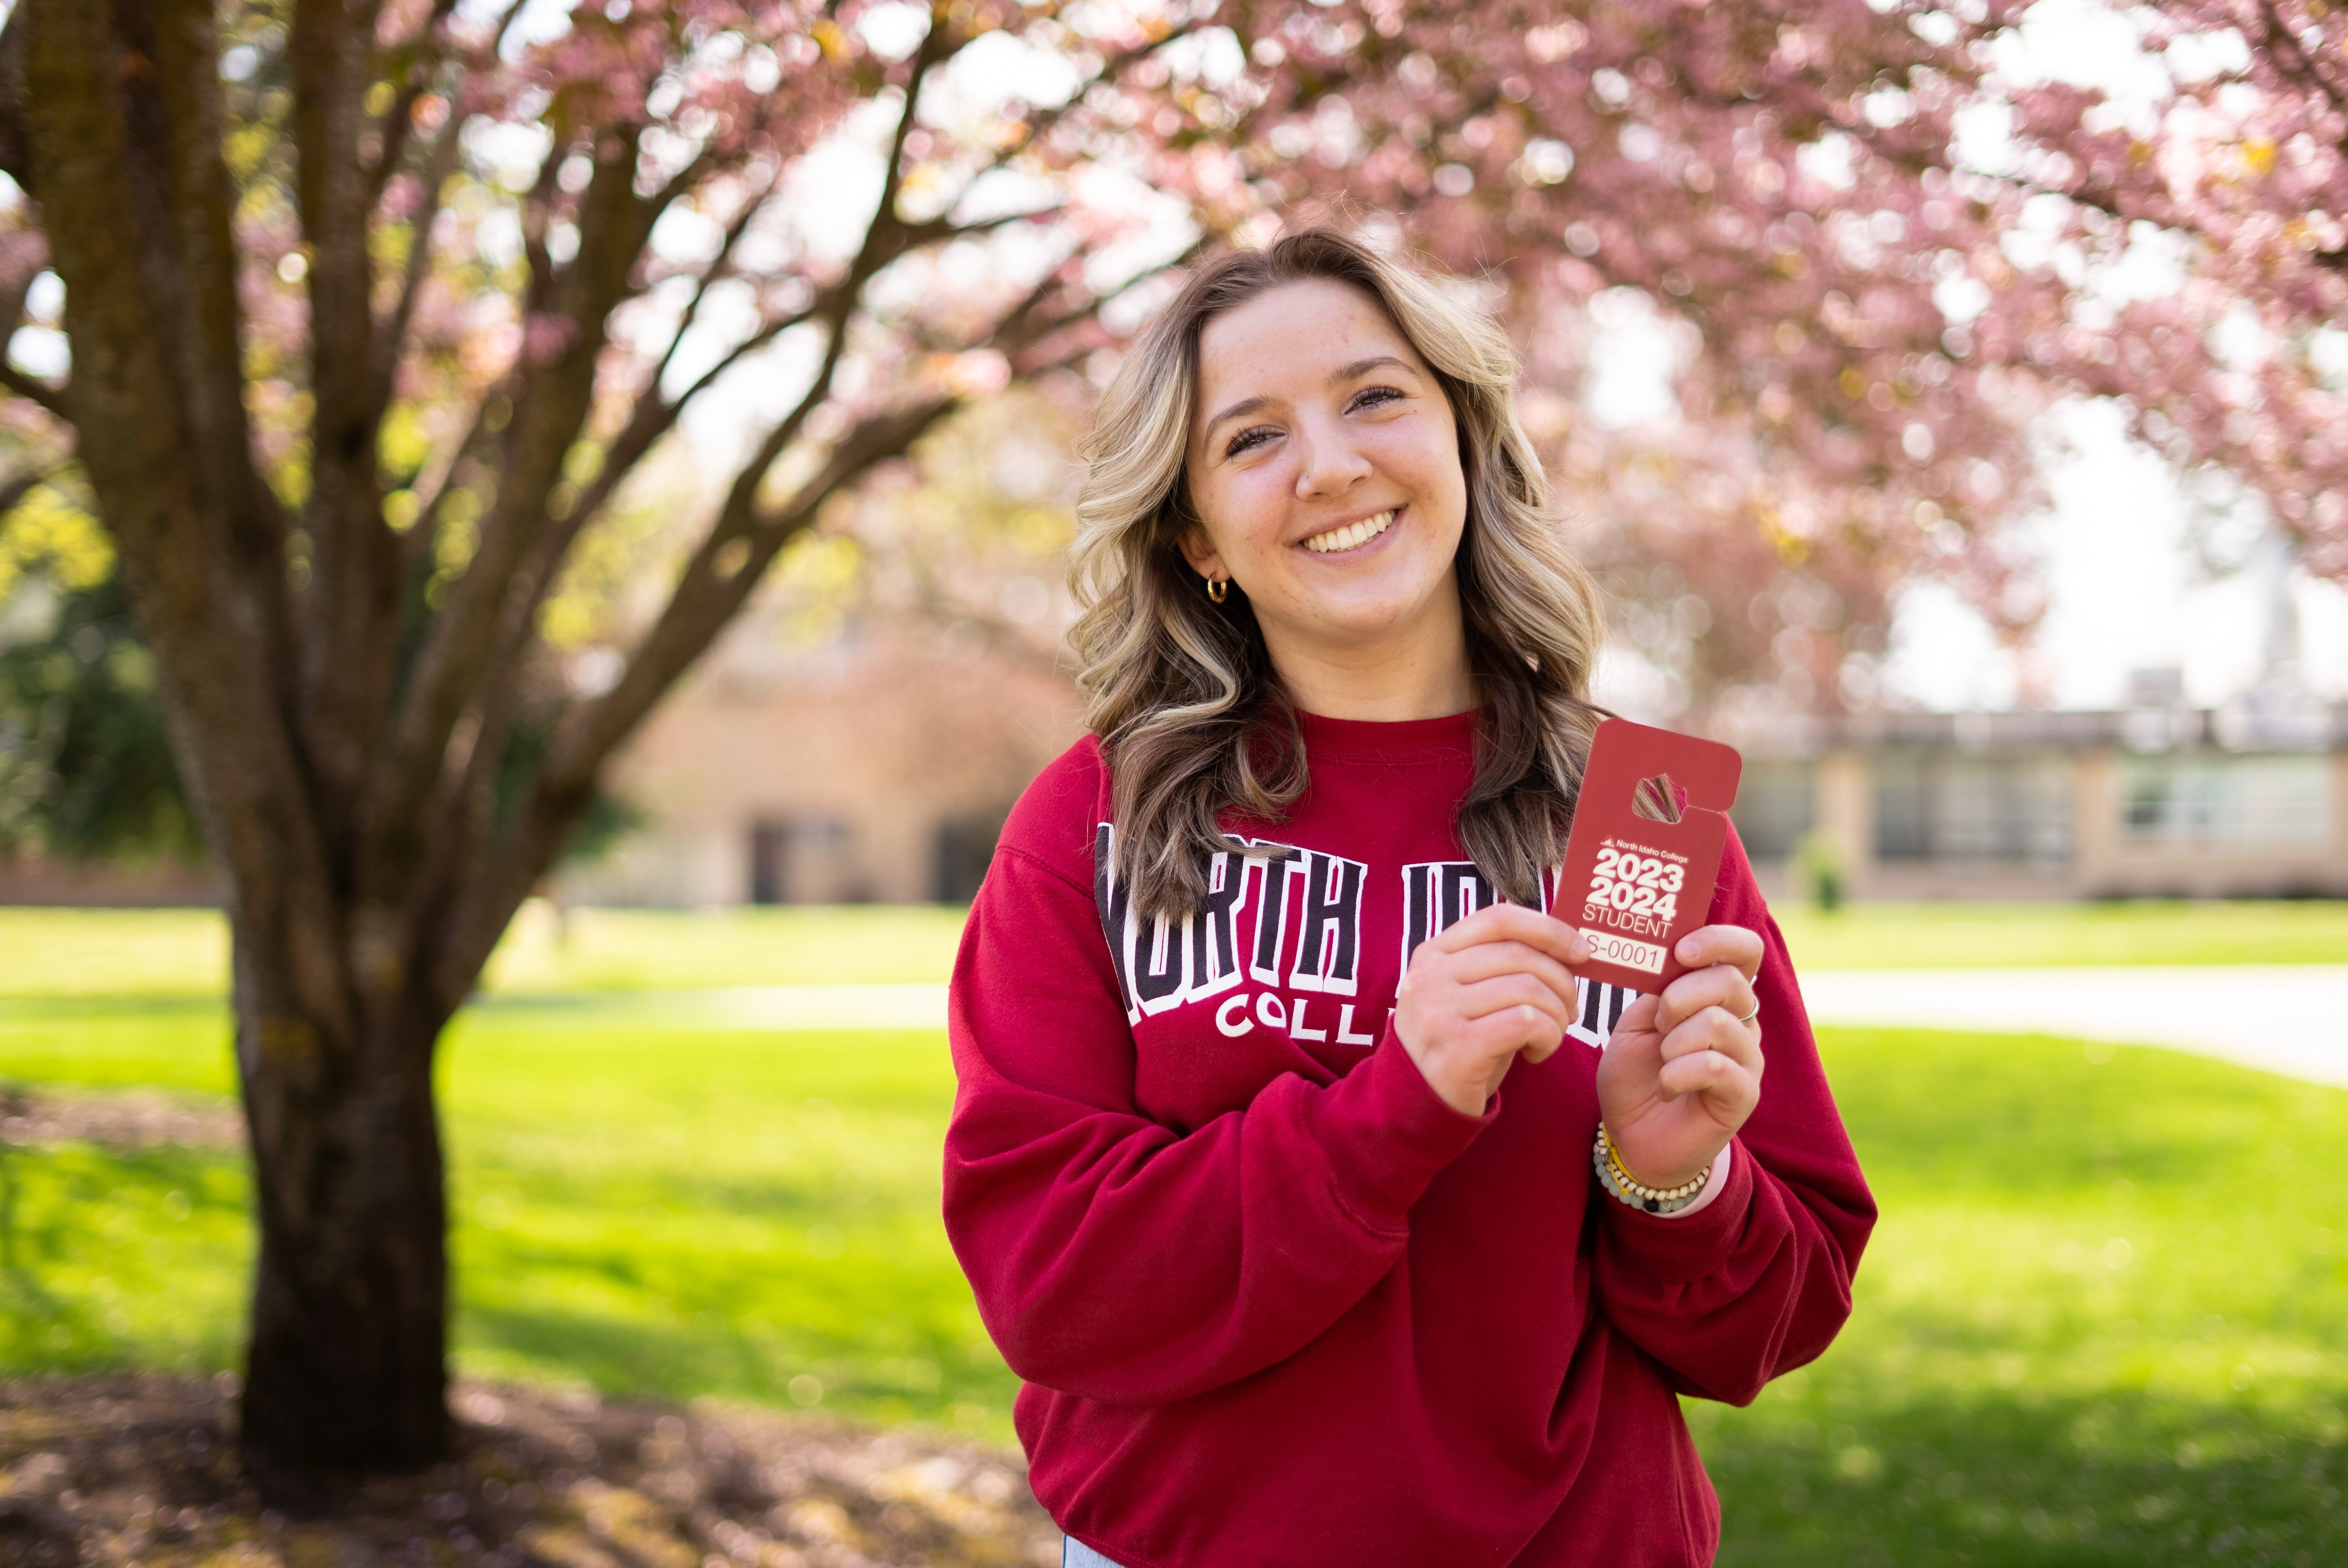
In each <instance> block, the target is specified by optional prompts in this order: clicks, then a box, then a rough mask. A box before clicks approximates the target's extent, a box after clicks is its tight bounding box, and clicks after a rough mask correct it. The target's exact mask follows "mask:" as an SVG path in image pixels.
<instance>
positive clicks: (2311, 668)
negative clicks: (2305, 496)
mask: <svg viewBox="0 0 2348 1568" xmlns="http://www.w3.org/2000/svg"><path fill="white" fill-rule="evenodd" d="M2055 425H2057V427H2058V428H2059V430H2060V432H2061V434H2062V435H2063V436H2065V437H2067V438H2068V445H2069V446H2070V447H2071V451H2070V452H2069V453H2068V454H2067V455H2065V456H2055V457H2052V458H2051V459H2050V460H2049V461H2048V462H2047V464H2046V473H2047V477H2048V480H2049V487H2050V488H2051V490H2052V491H2053V498H2054V506H2053V507H2052V508H2051V510H2050V511H2049V512H2048V513H2046V514H2045V515H2044V516H2042V517H2039V518H2032V519H2029V520H2027V521H2025V522H2024V523H2023V524H2022V525H2020V531H2021V533H2022V534H2023V536H2024V538H2027V539H2028V540H2029V541H2030V543H2031V544H2032V546H2033V547H2034V551H2035V553H2036V554H2037V555H2038V557H2039V559H2040V560H2041V562H2042V563H2043V575H2044V580H2045V582H2046V583H2047V586H2048V588H2049V589H2050V591H2051V593H2052V597H2053V604H2052V607H2051V608H2050V610H2048V612H2047V616H2046V619H2045V620H2044V623H2043V624H2042V626H2041V628H2040V633H2039V637H2038V641H2037V647H2036V650H2035V651H2034V657H2035V658H2036V659H2037V660H2038V661H2040V664H2041V669H2042V671H2043V674H2044V680H2045V682H2046V685H2047V688H2048V692H2047V695H2048V696H2049V698H2050V699H2051V701H2052V702H2053V704H2054V705H2055V706H2056V707H2060V708H2109V707H2115V706H2118V705H2119V704H2120V703H2121V702H2122V701H2123V699H2124V697H2125V694H2126V689H2127V675H2128V672H2129V671H2132V670H2138V669H2150V668H2163V667H2167V668H2178V669H2181V670H2183V671H2184V673H2185V689H2186V695H2187V696H2188V699H2189V700H2190V701H2192V702H2194V703H2196V704H2197V705H2199V706H2215V705H2217V704H2219V703H2221V702H2225V701H2226V700H2227V699H2228V698H2230V697H2232V696H2235V695H2237V694H2238V693H2240V692H2242V691H2244V690H2245V689H2246V688H2248V687H2249V686H2250V685H2251V684H2253V683H2254V682H2257V681H2258V680H2259V678H2260V674H2261V673H2262V671H2264V670H2265V669H2266V667H2267V661H2268V659H2269V657H2270V656H2271V655H2276V654H2279V655H2281V656H2282V657H2284V658H2290V659H2295V660H2296V661H2297V663H2298V673H2299V676H2300V679H2301V680H2302V682H2304V683H2305V684H2306V686H2307V688H2308V689H2309V690H2310V691H2311V692H2312V693H2313V694H2315V695H2317V696H2320V697H2328V698H2333V699H2338V698H2342V697H2348V592H2343V590H2342V589H2340V588H2339V587H2338V586H2337V585H2335V584H2332V583H2326V582H2319V581H2313V580H2311V579H2309V578H2308V577H2307V575H2306V573H2305V572H2303V571H2302V570H2301V569H2299V568H2298V567H2297V565H2296V564H2295V563H2294V562H2293V561H2292V559H2291V552H2290V550H2289V548H2287V547H2286V546H2285V545H2284V543H2283V541H2282V539H2281V537H2280V536H2279V535H2277V534H2275V533H2274V532H2272V531H2271V529H2268V528H2264V527H2262V526H2260V523H2259V521H2258V514H2257V513H2256V512H2255V511H2251V512H2248V513H2245V514H2241V515H2237V516H2233V517H2228V518H2222V519H2220V520H2219V522H2217V523H2216V525H2215V526H2214V527H2213V528H2210V529H2209V545H2210V548H2209V549H2208V550H2207V551H2206V552H2202V551H2197V550H2196V549H2195V548H2192V546H2191V544H2190V543H2189V541H2188V534H2189V532H2190V525H2191V523H2192V521H2193V518H2194V502H2193V499H2192V498H2191V497H2190V496H2189V495H2188V493H2187V491H2186V489H2185V487H2183V486H2182V485H2181V484H2180V483H2179V482H2178V477H2177V474H2176V472H2175V471H2174V470H2173V469H2172V468H2170V467H2169V466H2168V464H2167V463H2166V462H2164V461H2163V460H2162V459H2161V458H2160V457H2158V456H2156V455H2155V454H2153V453H2150V452H2148V451H2146V450H2145V449H2143V448H2142V447H2138V446H2132V445H2131V444H2129V443H2128V442H2127V439H2126V438H2125V436H2123V435H2122V433H2121V429H2120V419H2119V415H2118V413H2117V411H2116V410H2115V409H2113V408H2111V407H2110V406H2109V405H2090V404H2079V405H2069V406H2067V407H2065V408H2064V409H2063V410H2061V411H2060V414H2059V415H2058V417H2057V419H2056V420H2055ZM2205 555H2207V556H2211V557H2215V558H2217V559H2214V560H2213V559H2204V556H2205ZM2293 621H2295V622H2296V625H2295V626H2294V625H2293V624H2292V622H2293ZM1884 677H1885V681H1886V683H1887V684H1888V685H1889V686H1890V689H1891V690H1892V691H1893V692H1896V693H1898V694H1899V695H1900V696H1901V697H1904V698H1906V699H1908V700H1909V701H1910V702H1920V703H1921V704H1923V705H1925V706H1927V707H1931V708H1941V709H1961V708H2000V707H2004V706H2007V705H2009V704H2010V703H2011V702H2013V700H2014V697H2015V695H2016V692H2017V689H2018V685H2019V671H2018V669H2017V667H2016V663H2015V661H2014V660H2013V658H2012V657H2010V656H2009V655H2007V654H2006V653H2004V652H2003V651H2001V650H1999V649H1998V648H1997V647H1996V646H1995V643H1994V641H1993V639H1992V638H1991V636H1990V634H1989V631H1988V629H1987V627H1986V626H1985V625H1984V624H1983V622H1982V620H1981V618H1980V617H1979V616H1977V615H1975V614H1974V613H1973V612H1972V610H1970V609H1969V608H1967V607H1966V606H1964V605H1963V604H1962V602H1961V601H1959V600H1958V599H1957V597H1956V596H1955V595H1954V594H1953V593H1952V592H1951V591H1950V590H1949V589H1946V588H1944V587H1941V586H1940V585H1938V584H1923V585H1919V586H1917V587H1915V588H1911V589H1909V590H1908V591H1907V593H1906V594H1905V595H1904V596H1903V597H1902V599H1901V600H1900V610H1899V618H1898V620H1897V621H1896V622H1895V623H1894V628H1893V648H1892V657H1891V659H1890V661H1889V662H1888V664H1887V666H1886V668H1885V671H1884Z"/></svg>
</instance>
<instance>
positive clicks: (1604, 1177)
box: [1590, 1122, 1712, 1214]
mask: <svg viewBox="0 0 2348 1568" xmlns="http://www.w3.org/2000/svg"><path fill="white" fill-rule="evenodd" d="M1590 1157H1591V1163H1592V1164H1593V1165H1595V1166H1596V1167H1597V1170H1598V1181H1599V1184H1600V1185H1601V1186H1603V1187H1604V1188H1605V1189H1606V1190H1607V1191H1608V1192H1610V1193H1612V1194H1614V1196H1615V1198H1616V1199H1617V1200H1619V1201H1620V1202H1622V1203H1623V1204H1628V1205H1629V1206H1630V1207H1632V1208H1634V1209H1640V1210H1643V1211H1644V1212H1645V1213H1647V1214H1677V1213H1678V1212H1679V1211H1680V1210H1682V1209H1684V1208H1685V1207H1687V1206H1688V1205H1689V1204H1692V1203H1694V1202H1695V1200H1696V1196H1697V1194H1700V1193H1702V1192H1703V1191H1704V1184H1705V1183H1706V1182H1709V1181H1710V1180H1712V1168H1711V1167H1710V1166H1706V1167H1705V1168H1704V1170H1703V1171H1701V1172H1699V1173H1697V1174H1696V1175H1695V1176H1694V1178H1692V1179H1691V1180H1688V1181H1685V1182H1683V1183H1681V1184H1679V1185H1678V1186H1676V1187H1651V1186H1648V1185H1647V1184H1645V1183H1643V1182H1642V1181H1640V1180H1639V1179H1638V1178H1636V1177H1634V1176H1633V1175H1632V1174H1631V1173H1630V1172H1629V1171H1627V1170H1625V1169H1623V1166H1622V1157H1621V1156H1620V1155H1618V1154H1617V1153H1615V1152H1614V1140H1612V1138H1609V1137H1608V1136H1607V1135H1606V1123H1605V1122H1600V1123H1599V1124H1598V1142H1597V1143H1594V1144H1592V1145H1591V1150H1590Z"/></svg>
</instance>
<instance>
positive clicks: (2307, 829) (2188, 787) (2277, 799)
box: [2124, 754, 2332, 845]
mask: <svg viewBox="0 0 2348 1568" xmlns="http://www.w3.org/2000/svg"><path fill="white" fill-rule="evenodd" d="M2124 820H2125V823H2126V825H2127V835H2128V837H2130V838H2131V839H2135V840H2137V841H2138V842H2150V843H2165V844H2277V845H2285V844H2289V845H2314V844H2323V843H2326V842H2328V841H2329V840H2330V839H2331V837H2332V768H2331V760H2330V759H2329V758H2327V757H2324V756H2321V755H2305V754H2302V755H2295V756H2226V755H2220V754H2188V755H2184V756H2166V757H2131V758H2129V759H2128V763H2127V815H2126V816H2125V818H2124Z"/></svg>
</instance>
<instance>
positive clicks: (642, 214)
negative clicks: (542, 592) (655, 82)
mask: <svg viewBox="0 0 2348 1568" xmlns="http://www.w3.org/2000/svg"><path fill="white" fill-rule="evenodd" d="M599 151H600V153H601V156H599V157H598V158H597V159H596V166H595V173H594V176H593V178H592V179H590V181H589V182H588V188H587V190H586V193H585V195H584V197H583V198H582V202H581V210H580V219H579V223H580V245H579V252H578V255H577V256H576V258H575V259H574V260H573V261H572V264H571V265H570V266H568V267H566V268H565V269H563V271H562V272H561V273H560V274H558V275H556V276H554V277H553V278H552V279H551V282H550V283H549V285H548V287H549V290H550V291H551V292H547V293H540V292H538V291H537V290H536V289H533V291H532V298H531V299H530V301H529V302H528V303H529V305H530V307H531V308H530V309H529V310H527V311H526V313H525V316H524V322H525V327H524V333H523V341H522V349H521V353H522V354H523V356H524V364H519V365H517V366H516V370H517V371H518V372H520V371H522V370H524V369H525V368H527V374H513V375H510V376H509V377H508V378H507V381H506V386H505V391H506V394H507V395H509V396H510V398H511V399H512V404H513V415H512V419H511V422H510V424H509V425H507V426H506V428H505V431H504V432H503V434H502V436H501V443H502V445H503V446H504V449H505V451H504V461H503V463H502V464H501V473H500V483H499V494H498V497H497V502H496V505H495V507H494V508H493V509H492V510H491V512H490V514H489V517H488V518H486V519H484V521H483V524H482V527H481V533H480V539H479V544H478V545H477V546H476V548H475V549H474V553H473V559H472V560H471V561H470V562H469V563H468V565H467V566H466V568H465V569H464V571H463V572H462V573H461V574H459V575H458V578H457V579H456V580H455V582H453V583H452V584H451V585H450V586H449V590H448V598H447V600H446V601H445V603H444V605H443V607H442V609H441V611H440V613H439V615H438V617H437V618H436V619H435V620H434V621H433V624H432V626H431V629H430V630H429V631H428V632H427V635H426V639H425V642H424V646H423V648H422V650H421V651H419V652H418V654H417V659H416V662H415V665H414V667H413V672H412V674H411V675H410V678H409V680H408V682H407V689H406V691H405V692H404V693H403V694H402V697H401V700H400V702H399V705H398V712H397V713H396V717H395V718H394V720H393V723H392V725H391V741H390V743H389V746H388V749H387V752H386V755H385V757H384V759H383V763H382V765H380V766H378V767H376V768H374V769H372V770H371V772H370V775H369V777H368V778H367V780H366V785H365V794H364V804H363V806H362V815H361V818H360V820H361V822H362V823H363V824H365V825H366V827H365V828H364V830H363V831H364V832H365V834H366V836H367V837H368V840H369V842H368V846H367V850H366V865H367V869H366V873H365V875H364V876H363V880H366V881H368V882H370V883H373V882H376V881H385V882H405V881H407V878H408V877H409V876H410V874H411V873H412V870H413V866H414V863H415V861H416V858H417V856H416V850H417V844H416V842H415V837H416V832H417V829H416V826H415V824H416V823H417V818H418V816H419V815H420V814H421V812H422V809H423V807H424V805H425V804H426V803H427V802H428V801H429V800H430V799H431V797H432V795H433V793H434V792H435V790H436V789H437V788H438V784H437V782H436V781H437V780H438V778H439V776H440V774H441V772H442V769H443V768H444V766H445V765H446V758H447V753H448V740H449V736H450V734H451V733H453V731H454V729H455V726H456V724H457V723H458V719H459V718H460V716H461V715H462V714H463V713H464V712H465V710H466V709H467V708H468V707H469V706H471V705H472V703H473V702H474V701H475V699H476V697H477V695H478V693H479V691H480V688H481V685H482V683H483V682H485V681H487V680H489V679H490V678H492V675H493V673H494V671H492V669H491V665H492V663H493V654H494V651H495V649H496V646H497V643H498V641H499V627H500V625H501V623H502V622H503V621H504V620H505V619H506V616H507V615H508V613H509V612H510V609H511V607H512V606H513V605H514V604H515V603H516V602H517V600H526V599H527V598H529V597H530V593H531V592H532V591H534V590H533V589H531V588H530V586H529V585H526V584H521V583H520V582H519V581H518V574H519V569H520V568H521V567H522V565H523V564H524V563H525V562H526V561H528V560H529V559H531V555H532V551H533V548H534V546H535V545H536V542H537V540H538V538H539V537H540V536H541V533H542V532H543V531H544V530H545V528H547V527H549V526H550V522H551V519H550V518H549V517H548V515H547V505H546V503H547V497H548V494H549V493H550V492H551V490H552V488H553V487H554V484H555V483H556V481H557V480H558V479H559V478H560V477H561V465H562V459H563V456H564V455H565V454H566V453H567V452H568V451H569V450H570V447H571V446H572V442H573V441H574V440H575V439H576V437H577V435H578V432H579V430H580V429H581V427H582V423H583V421H584V420H585V418H586V415H587V413H588V410H589V409H590V407H591V406H592V402H593V396H594V386H595V365H596V358H597V355H598V354H599V353H600V351H601V349H602V344H603V343H604V342H605V338H606V333H607V328H606V326H605V322H606V320H607V318H608V317H609V315H610V313H611V312H612V310H613V308H614V307H615V306H616V305H617V304H618V302H619V301H620V300H621V299H623V298H624V297H625V296H626V294H627V292H628V290H629V281H628V280H629V275H630V273H631V272H632V270H633V266H634V263H635V261H636V258H637V256H638V255H639V253H640V252H641V251H642V249H643V246H644V237H645V235H646V234H647V233H648V232H649V230H650V226H651V221H652V215H650V214H648V213H647V211H646V210H645V209H646V204H645V203H644V201H643V200H641V199H639V198H638V197H637V196H636V195H635V192H634V189H633V180H634V170H635V159H636V138H635V137H634V136H633V135H629V136H623V137H618V138H613V139H612V141H611V142H610V144H609V145H608V146H606V147H604V148H602V149H599ZM549 318H551V319H553V320H556V321H560V322H561V323H564V324H565V325H566V327H567V328H568V331H569V336H568V339H567V341H565V342H563V343H561V344H560V345H559V346H558V347H556V348H555V349H554V350H553V352H552V354H551V359H550V360H547V361H545V362H543V363H540V364H529V363H528V360H529V356H530V355H531V354H533V353H534V352H542V351H541V350H539V349H538V348H537V347H536V345H535V344H534V341H533V334H532V333H531V332H530V323H532V322H533V321H543V320H546V319H549ZM444 493H445V487H444ZM437 499H438V497H436V502H437ZM386 896H388V895H386Z"/></svg>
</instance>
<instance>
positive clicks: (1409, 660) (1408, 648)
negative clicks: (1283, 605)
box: [1264, 591, 1476, 723]
mask: <svg viewBox="0 0 2348 1568" xmlns="http://www.w3.org/2000/svg"><path fill="white" fill-rule="evenodd" d="M1446 601H1447V602H1446ZM1428 608H1429V610H1430V611H1431V613H1429V614H1427V615H1425V616H1423V617H1420V618H1418V623H1417V624H1416V625H1414V626H1412V627H1410V628H1409V629H1407V630H1398V631H1397V633H1396V634H1395V635H1393V636H1388V637H1381V638H1379V639H1377V640H1376V641H1374V642H1366V643H1354V644H1332V643H1328V642H1323V641H1320V640H1317V639H1313V638H1304V637H1297V636H1293V635H1285V636H1284V635H1282V634H1281V632H1280V631H1279V630H1275V629H1274V628H1272V627H1269V626H1267V627H1265V628H1264V643H1265V647H1266V649H1267V650H1268V651H1270V653H1271V654H1272V669H1273V670H1275V671H1278V672H1279V675H1280V681H1281V684H1282V686H1283V687H1285V688H1286V689H1287V692H1288V698H1289V701H1290V702H1293V703H1295V704H1296V706H1298V707H1299V708H1302V709H1303V711H1304V712H1308V713H1317V714H1319V715H1320V716H1321V717H1323V718H1324V719H1363V720H1369V721H1373V722H1375V723H1403V722H1406V721H1408V720H1412V719H1439V718H1442V717H1444V716H1446V715H1447V714H1451V713H1464V712H1467V711H1468V709H1470V708H1472V707H1474V706H1475V705H1476V682H1475V679H1474V678H1473V677H1472V676H1471V675H1470V674H1469V673H1468V637H1467V629H1466V628H1465V626H1464V625H1463V624H1462V623H1461V620H1460V614H1459V600H1458V596H1457V592H1456V591H1455V592H1452V593H1448V594H1445V595H1442V596H1441V598H1440V599H1438V600H1437V602H1436V603H1435V604H1434V605H1431V606H1429V607H1428Z"/></svg>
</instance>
